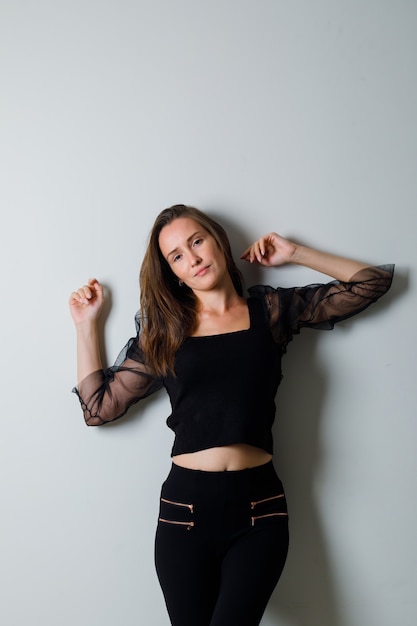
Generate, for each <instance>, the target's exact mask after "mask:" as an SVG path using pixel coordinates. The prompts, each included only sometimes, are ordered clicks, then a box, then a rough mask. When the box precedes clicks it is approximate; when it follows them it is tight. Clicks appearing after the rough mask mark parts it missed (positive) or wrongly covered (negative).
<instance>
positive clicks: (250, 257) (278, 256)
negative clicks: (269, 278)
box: [240, 233, 297, 267]
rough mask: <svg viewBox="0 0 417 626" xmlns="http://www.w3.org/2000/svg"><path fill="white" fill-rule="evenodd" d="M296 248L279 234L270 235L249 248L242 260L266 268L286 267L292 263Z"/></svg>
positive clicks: (261, 238)
mask: <svg viewBox="0 0 417 626" xmlns="http://www.w3.org/2000/svg"><path fill="white" fill-rule="evenodd" d="M296 248H297V246H296V244H295V243H292V242H291V241H289V240H288V239H284V237H281V236H280V235H278V234H277V233H268V234H267V235H264V236H263V237H260V239H258V240H257V241H255V242H254V243H253V244H252V245H251V246H249V248H247V249H246V250H245V252H244V253H243V254H242V256H241V257H240V258H241V259H243V260H244V261H249V262H250V263H259V264H260V265H264V266H265V267H273V266H276V265H285V264H286V263H290V262H291V259H292V257H293V255H294V253H295V251H296Z"/></svg>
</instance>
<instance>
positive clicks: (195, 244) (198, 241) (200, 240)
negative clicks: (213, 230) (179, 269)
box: [193, 237, 203, 247]
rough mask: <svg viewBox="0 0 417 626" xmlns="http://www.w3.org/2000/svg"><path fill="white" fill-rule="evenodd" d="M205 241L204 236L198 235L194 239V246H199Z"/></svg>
mask: <svg viewBox="0 0 417 626" xmlns="http://www.w3.org/2000/svg"><path fill="white" fill-rule="evenodd" d="M202 243H203V238H202V237H198V239H194V241H193V247H195V246H199V245H200V244H202Z"/></svg>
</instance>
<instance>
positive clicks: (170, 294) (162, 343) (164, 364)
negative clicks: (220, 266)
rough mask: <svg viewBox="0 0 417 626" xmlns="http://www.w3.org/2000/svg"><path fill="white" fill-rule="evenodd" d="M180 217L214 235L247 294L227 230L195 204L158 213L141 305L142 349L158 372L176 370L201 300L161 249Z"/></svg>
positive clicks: (240, 288)
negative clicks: (170, 227)
mask: <svg viewBox="0 0 417 626" xmlns="http://www.w3.org/2000/svg"><path fill="white" fill-rule="evenodd" d="M180 217H189V218H191V219H193V220H195V221H196V222H197V223H198V224H199V225H200V226H201V227H202V228H204V229H205V230H206V231H207V232H209V233H210V235H212V237H214V239H215V241H216V242H217V245H218V246H219V248H220V250H222V252H223V254H224V256H225V260H226V267H227V270H228V272H229V274H230V277H231V279H232V282H233V285H234V287H235V289H236V291H237V293H238V294H239V295H240V296H242V295H243V279H242V274H241V272H240V270H239V269H238V268H237V266H236V263H235V261H234V259H233V256H232V251H231V248H230V242H229V238H228V236H227V234H226V231H225V230H224V228H223V227H222V226H220V224H218V223H217V222H216V221H215V220H213V219H212V218H211V217H209V216H208V215H206V214H205V213H203V212H202V211H200V210H199V209H196V208H194V207H191V206H186V205H185V204H175V205H174V206H172V207H170V208H168V209H164V210H163V211H161V213H160V214H159V215H158V217H157V218H156V220H155V223H154V225H153V227H152V230H151V233H150V235H149V241H148V247H147V249H146V252H145V256H144V258H143V262H142V266H141V270H140V278H139V283H140V307H141V317H142V327H143V342H142V346H141V347H142V349H143V352H144V356H145V360H146V363H147V364H148V365H149V366H150V367H151V369H152V370H153V371H154V372H155V374H157V375H160V376H165V375H167V374H168V372H172V373H174V357H175V352H176V351H177V350H178V348H179V347H180V345H181V344H182V343H183V341H184V339H185V338H186V337H187V336H189V335H191V334H192V333H193V331H194V330H195V327H196V322H197V313H196V305H197V301H196V298H195V296H194V293H193V292H192V290H191V289H190V288H189V287H187V286H186V285H182V286H180V285H179V282H178V278H177V277H176V276H175V274H174V273H173V271H172V270H171V268H170V266H169V264H168V262H167V261H166V259H165V258H164V257H163V255H162V253H161V250H160V248H159V235H160V233H161V230H162V229H163V228H164V226H167V225H168V224H171V222H173V221H174V220H176V219H178V218H180Z"/></svg>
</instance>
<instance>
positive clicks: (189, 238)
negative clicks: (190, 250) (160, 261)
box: [167, 230, 201, 260]
mask: <svg viewBox="0 0 417 626" xmlns="http://www.w3.org/2000/svg"><path fill="white" fill-rule="evenodd" d="M200 232H201V231H199V230H196V231H195V233H193V234H192V235H190V236H189V237H188V238H187V243H189V242H190V241H191V239H194V237H195V236H196V235H199V234H200ZM177 250H178V247H177V248H174V249H173V250H171V252H168V254H167V260H168V259H169V257H170V256H171V255H172V254H175V253H176V252H177Z"/></svg>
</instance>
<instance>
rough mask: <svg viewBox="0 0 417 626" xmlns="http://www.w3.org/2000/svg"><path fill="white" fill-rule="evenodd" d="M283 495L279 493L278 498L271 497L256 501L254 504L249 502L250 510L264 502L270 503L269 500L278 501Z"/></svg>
mask: <svg viewBox="0 0 417 626" xmlns="http://www.w3.org/2000/svg"><path fill="white" fill-rule="evenodd" d="M283 497H284V494H283V493H280V494H279V495H278V496H271V497H270V498H264V499H263V500H257V501H255V502H251V503H250V508H251V509H252V510H253V509H254V508H255V506H258V504H264V502H270V501H271V500H279V499H280V498H283Z"/></svg>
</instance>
